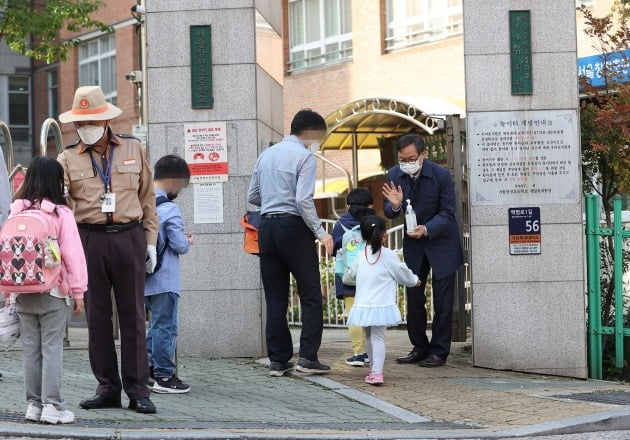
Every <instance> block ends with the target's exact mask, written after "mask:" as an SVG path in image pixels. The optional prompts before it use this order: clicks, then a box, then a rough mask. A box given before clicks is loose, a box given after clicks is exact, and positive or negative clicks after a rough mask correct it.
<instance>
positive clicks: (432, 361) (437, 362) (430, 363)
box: [420, 354, 446, 368]
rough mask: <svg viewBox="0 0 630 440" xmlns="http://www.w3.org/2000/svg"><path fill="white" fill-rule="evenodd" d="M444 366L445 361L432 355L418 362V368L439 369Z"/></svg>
mask: <svg viewBox="0 0 630 440" xmlns="http://www.w3.org/2000/svg"><path fill="white" fill-rule="evenodd" d="M444 364H446V361H445V360H444V359H442V358H441V357H439V356H437V355H434V354H431V355H429V357H427V358H426V359H425V360H423V361H422V362H420V366H421V367H426V368H435V367H441V366H443V365H444Z"/></svg>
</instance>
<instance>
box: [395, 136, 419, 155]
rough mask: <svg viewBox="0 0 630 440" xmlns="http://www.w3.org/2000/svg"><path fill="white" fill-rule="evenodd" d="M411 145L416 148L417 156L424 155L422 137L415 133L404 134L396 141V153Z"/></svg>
mask: <svg viewBox="0 0 630 440" xmlns="http://www.w3.org/2000/svg"><path fill="white" fill-rule="evenodd" d="M411 144H413V145H415V146H416V150H418V154H422V153H424V150H425V149H426V146H425V145H424V139H422V136H420V135H419V134H415V133H412V134H406V135H404V136H402V137H401V138H400V139H398V145H397V147H398V151H400V150H402V149H403V148H405V147H408V146H409V145H411Z"/></svg>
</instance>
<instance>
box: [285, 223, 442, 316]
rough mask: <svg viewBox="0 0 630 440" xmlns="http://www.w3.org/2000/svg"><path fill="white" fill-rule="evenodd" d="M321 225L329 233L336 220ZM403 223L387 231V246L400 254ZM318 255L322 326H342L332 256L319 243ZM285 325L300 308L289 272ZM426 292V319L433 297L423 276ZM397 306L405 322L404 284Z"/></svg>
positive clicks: (429, 285)
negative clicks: (289, 281) (287, 307)
mask: <svg viewBox="0 0 630 440" xmlns="http://www.w3.org/2000/svg"><path fill="white" fill-rule="evenodd" d="M322 223H323V226H324V229H325V230H326V232H328V233H332V230H333V227H334V226H335V223H336V220H323V221H322ZM404 233H405V232H404V226H403V225H398V226H395V227H393V228H391V229H389V230H388V231H387V247H389V248H390V249H392V250H393V251H394V252H396V253H397V254H399V255H400V258H402V244H403V234H404ZM317 251H318V255H319V271H320V276H321V283H322V296H323V298H324V326H325V327H346V318H347V315H346V309H345V305H344V302H343V301H340V300H338V299H337V298H336V296H335V258H334V257H331V256H328V255H327V254H326V252H325V251H324V249H323V246H322V245H321V244H318V245H317ZM289 295H290V297H289V312H288V320H289V325H292V326H300V325H302V318H301V316H302V313H301V312H302V310H301V308H300V298H299V296H298V292H297V285H296V282H295V279H294V278H293V276H291V289H290V293H289ZM426 296H427V312H428V318H429V322H430V320H431V317H432V316H433V301H431V282H430V279H429V280H427V286H426ZM397 297H398V307H399V308H400V313H401V315H402V318H403V322H402V323H403V324H406V321H405V319H406V317H407V296H406V295H405V288H404V287H403V286H398V295H397Z"/></svg>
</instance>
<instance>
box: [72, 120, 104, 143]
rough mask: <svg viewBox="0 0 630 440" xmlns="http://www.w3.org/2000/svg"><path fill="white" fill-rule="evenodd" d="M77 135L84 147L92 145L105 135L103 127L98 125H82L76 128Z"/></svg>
mask: <svg viewBox="0 0 630 440" xmlns="http://www.w3.org/2000/svg"><path fill="white" fill-rule="evenodd" d="M77 134H78V135H79V137H80V138H81V141H83V143H84V144H85V145H94V144H95V143H97V142H98V141H100V140H101V138H102V137H103V135H104V134H105V127H101V126H98V125H82V126H80V127H79V128H77Z"/></svg>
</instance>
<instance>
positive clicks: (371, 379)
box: [365, 373, 385, 386]
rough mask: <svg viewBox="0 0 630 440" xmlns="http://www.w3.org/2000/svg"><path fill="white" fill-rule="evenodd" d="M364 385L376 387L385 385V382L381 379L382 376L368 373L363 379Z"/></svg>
mask: <svg viewBox="0 0 630 440" xmlns="http://www.w3.org/2000/svg"><path fill="white" fill-rule="evenodd" d="M365 383H367V384H370V385H376V386H378V385H383V384H384V383H385V380H384V379H383V375H382V374H372V373H370V374H369V375H367V376H366V377H365Z"/></svg>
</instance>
